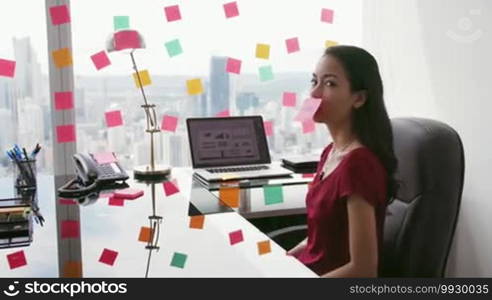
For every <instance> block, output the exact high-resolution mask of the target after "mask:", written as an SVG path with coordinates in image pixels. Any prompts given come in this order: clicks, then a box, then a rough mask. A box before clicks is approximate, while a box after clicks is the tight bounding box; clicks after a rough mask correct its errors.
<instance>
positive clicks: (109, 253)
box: [99, 248, 118, 266]
mask: <svg viewBox="0 0 492 300" xmlns="http://www.w3.org/2000/svg"><path fill="white" fill-rule="evenodd" d="M116 257H118V252H116V251H113V250H110V249H106V248H104V250H103V252H102V253H101V256H100V257H99V262H101V263H103V264H107V265H110V266H112V265H114V262H115V261H116Z"/></svg>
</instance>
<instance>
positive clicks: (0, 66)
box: [0, 59, 15, 77]
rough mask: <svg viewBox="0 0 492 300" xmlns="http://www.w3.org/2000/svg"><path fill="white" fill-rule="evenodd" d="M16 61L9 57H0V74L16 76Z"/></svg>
mask: <svg viewBox="0 0 492 300" xmlns="http://www.w3.org/2000/svg"><path fill="white" fill-rule="evenodd" d="M14 74H15V61H13V60H8V59H0V76H4V77H14Z"/></svg>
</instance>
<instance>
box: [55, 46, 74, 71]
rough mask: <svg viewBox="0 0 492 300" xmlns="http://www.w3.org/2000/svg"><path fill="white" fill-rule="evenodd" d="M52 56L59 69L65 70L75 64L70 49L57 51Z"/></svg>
mask: <svg viewBox="0 0 492 300" xmlns="http://www.w3.org/2000/svg"><path fill="white" fill-rule="evenodd" d="M52 54H53V60H54V62H55V66H56V67H57V68H64V67H68V66H71V65H72V64H73V61H72V52H71V51H70V49H68V48H63V49H58V50H55V51H53V53H52Z"/></svg>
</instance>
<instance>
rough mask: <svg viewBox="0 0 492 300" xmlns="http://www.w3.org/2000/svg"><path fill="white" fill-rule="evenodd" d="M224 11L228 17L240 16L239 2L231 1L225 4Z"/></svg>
mask: <svg viewBox="0 0 492 300" xmlns="http://www.w3.org/2000/svg"><path fill="white" fill-rule="evenodd" d="M224 13H225V16H226V18H233V17H237V16H239V10H238V8H237V2H229V3H226V4H224Z"/></svg>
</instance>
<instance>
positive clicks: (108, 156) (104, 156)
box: [93, 152, 117, 164]
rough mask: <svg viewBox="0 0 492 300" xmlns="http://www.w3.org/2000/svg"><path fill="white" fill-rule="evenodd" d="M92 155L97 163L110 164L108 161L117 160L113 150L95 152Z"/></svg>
mask: <svg viewBox="0 0 492 300" xmlns="http://www.w3.org/2000/svg"><path fill="white" fill-rule="evenodd" d="M93 156H94V159H95V160H96V161H97V162H98V163H99V164H110V163H114V162H115V161H117V159H116V157H115V156H114V154H113V152H101V153H95V154H93Z"/></svg>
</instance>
